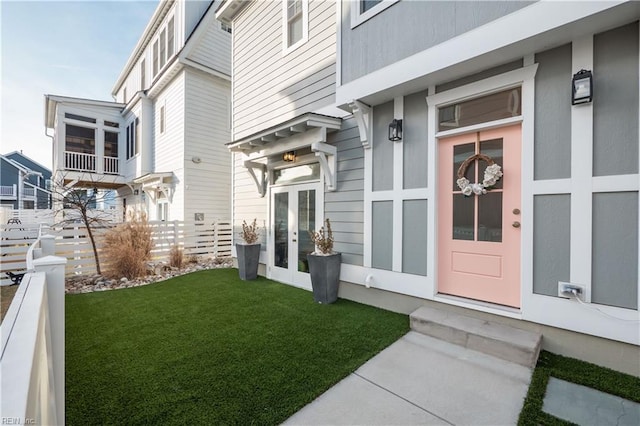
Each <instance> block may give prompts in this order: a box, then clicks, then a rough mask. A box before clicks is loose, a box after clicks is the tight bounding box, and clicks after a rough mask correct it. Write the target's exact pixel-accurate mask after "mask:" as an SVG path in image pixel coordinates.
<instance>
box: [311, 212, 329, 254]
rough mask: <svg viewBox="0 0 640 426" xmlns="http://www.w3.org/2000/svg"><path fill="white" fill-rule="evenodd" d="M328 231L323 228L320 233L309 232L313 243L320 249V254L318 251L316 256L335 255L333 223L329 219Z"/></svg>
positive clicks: (327, 222)
mask: <svg viewBox="0 0 640 426" xmlns="http://www.w3.org/2000/svg"><path fill="white" fill-rule="evenodd" d="M325 223H326V224H327V225H326V229H325V227H324V226H323V227H322V228H320V230H319V231H317V232H316V231H309V235H310V236H311V241H313V243H314V244H315V245H316V247H318V250H320V253H318V251H317V250H316V251H315V252H314V254H324V255H329V254H333V231H331V222H329V219H327V220H326V221H325Z"/></svg>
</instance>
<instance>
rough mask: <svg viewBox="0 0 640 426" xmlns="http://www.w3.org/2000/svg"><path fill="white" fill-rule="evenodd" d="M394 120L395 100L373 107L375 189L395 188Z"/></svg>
mask: <svg viewBox="0 0 640 426" xmlns="http://www.w3.org/2000/svg"><path fill="white" fill-rule="evenodd" d="M391 120H393V101H391V102H387V103H385V104H382V105H377V106H374V107H373V131H372V138H373V147H372V150H373V153H372V154H373V172H372V174H373V190H374V191H385V190H390V189H393V142H391V141H390V140H389V123H391Z"/></svg>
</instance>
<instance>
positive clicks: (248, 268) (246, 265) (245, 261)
mask: <svg viewBox="0 0 640 426" xmlns="http://www.w3.org/2000/svg"><path fill="white" fill-rule="evenodd" d="M236 253H237V254H238V273H239V275H240V279H241V280H245V281H247V280H255V279H256V278H258V263H259V261H260V244H236Z"/></svg>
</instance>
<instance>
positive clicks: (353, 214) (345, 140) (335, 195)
mask: <svg viewBox="0 0 640 426" xmlns="http://www.w3.org/2000/svg"><path fill="white" fill-rule="evenodd" d="M328 142H329V143H330V144H333V145H335V146H336V147H337V148H338V172H337V173H338V176H337V181H338V188H337V189H336V191H333V192H326V193H325V195H324V215H325V217H327V218H329V219H330V220H331V228H332V229H333V232H334V239H335V245H334V247H335V250H336V251H339V252H341V253H342V262H343V263H347V264H351V265H358V266H362V265H363V242H364V241H363V238H364V226H363V222H364V174H363V171H364V149H363V148H362V143H361V142H360V137H359V133H358V127H357V125H356V122H355V120H354V119H353V118H351V119H348V120H345V121H344V122H343V124H342V128H341V129H340V131H338V132H335V133H332V134H330V135H329V137H328Z"/></svg>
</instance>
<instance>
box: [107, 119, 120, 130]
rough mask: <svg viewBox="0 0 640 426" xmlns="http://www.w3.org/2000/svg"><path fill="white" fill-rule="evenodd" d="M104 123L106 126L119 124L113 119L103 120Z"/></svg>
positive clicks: (117, 125) (118, 125)
mask: <svg viewBox="0 0 640 426" xmlns="http://www.w3.org/2000/svg"><path fill="white" fill-rule="evenodd" d="M104 125H105V126H108V127H116V128H117V127H120V124H118V123H116V122H115V121H109V120H104Z"/></svg>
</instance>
